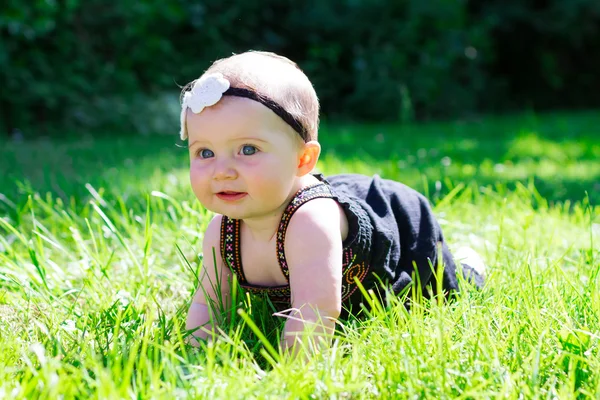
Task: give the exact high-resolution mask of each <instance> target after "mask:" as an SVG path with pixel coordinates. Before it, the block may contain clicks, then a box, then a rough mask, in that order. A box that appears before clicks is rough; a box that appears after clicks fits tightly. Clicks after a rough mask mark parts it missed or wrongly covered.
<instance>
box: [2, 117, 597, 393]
mask: <svg viewBox="0 0 600 400" xmlns="http://www.w3.org/2000/svg"><path fill="white" fill-rule="evenodd" d="M599 127H600V113H597V112H596V113H592V112H589V113H576V114H552V115H544V116H535V115H522V116H513V117H510V118H509V117H506V118H487V119H484V120H481V121H471V122H449V123H437V124H427V125H421V126H407V127H397V126H393V125H390V126H382V125H377V126H365V125H347V126H342V125H331V126H330V125H325V126H324V127H323V129H322V133H321V141H322V144H323V147H324V149H325V152H324V155H323V158H322V162H321V163H320V166H319V167H320V169H321V170H322V171H323V172H325V173H326V174H332V173H338V172H359V173H366V174H373V173H378V174H380V175H382V176H384V177H386V178H393V179H398V180H401V181H403V182H405V183H407V184H410V185H411V186H414V187H415V188H416V189H418V190H420V191H422V192H425V193H426V194H427V195H428V196H429V198H430V199H432V201H433V202H434V204H435V212H436V214H437V215H438V217H439V220H440V223H441V224H442V226H443V229H444V232H445V235H446V238H447V240H448V241H449V242H450V244H451V245H459V244H469V245H471V246H472V247H474V248H476V249H477V250H479V251H480V252H481V254H482V255H483V256H484V258H485V259H486V260H487V261H488V263H489V264H490V272H489V279H488V283H487V285H486V287H485V288H484V289H483V290H482V291H479V292H478V291H474V290H472V289H469V288H468V287H466V289H465V291H464V292H463V295H462V296H461V298H460V299H459V301H457V302H455V303H453V304H450V305H444V306H439V305H438V304H437V303H436V302H432V303H431V304H427V303H426V302H423V303H422V304H420V305H418V306H415V307H413V308H412V310H411V312H410V313H406V312H405V310H404V308H403V307H402V306H401V305H400V304H391V305H389V307H388V308H387V309H386V310H384V311H378V312H373V315H372V318H370V319H368V320H366V321H361V322H357V321H352V322H350V323H348V324H346V325H345V326H343V327H341V328H340V333H339V334H338V336H337V338H336V340H335V342H334V344H333V346H332V348H331V349H330V350H329V351H327V352H324V353H322V354H320V355H317V356H315V357H314V358H313V359H312V360H310V362H305V361H304V360H292V359H289V358H288V357H286V356H283V357H281V358H280V360H279V362H274V361H273V356H271V355H270V354H269V353H268V352H267V351H266V350H265V346H264V343H262V342H261V339H260V338H258V337H257V336H256V335H255V334H254V333H253V331H252V329H251V327H250V326H249V325H248V324H247V323H246V322H244V320H243V319H242V318H241V317H240V316H238V315H237V313H232V316H231V321H230V324H229V326H228V327H226V328H225V330H226V335H225V337H224V338H223V339H222V340H220V341H218V342H216V343H214V344H213V345H210V346H207V347H205V348H202V349H199V350H197V349H193V348H190V347H187V346H185V345H184V344H183V335H184V332H183V330H182V326H181V325H182V324H183V323H184V319H185V311H186V309H187V306H188V302H189V301H190V295H191V293H192V291H193V290H194V287H195V275H196V274H197V271H198V268H199V266H200V265H201V259H202V255H201V254H199V252H200V249H201V242H202V232H203V230H204V228H205V227H206V224H207V222H208V219H209V217H210V216H209V214H208V213H207V212H206V211H205V210H204V209H203V208H202V207H201V206H200V205H199V204H198V203H197V202H196V201H195V199H194V198H193V195H192V193H191V190H190V189H189V185H188V181H187V171H186V165H187V159H186V152H185V149H184V148H181V147H177V141H176V139H175V136H176V135H175V133H174V134H173V136H169V137H167V136H148V137H140V136H133V135H132V136H131V137H127V138H124V137H121V138H120V139H118V140H116V139H110V138H108V137H107V138H91V137H78V138H76V139H70V140H69V139H64V140H61V141H50V140H36V141H32V142H14V141H6V142H0V171H1V172H2V174H0V193H1V194H2V195H0V217H1V219H0V349H1V351H0V398H5V397H10V398H13V399H21V398H27V399H29V398H39V397H41V398H58V397H59V396H62V397H63V398H75V397H77V398H173V397H181V398H186V397H191V398H194V397H197V398H227V399H230V398H231V399H233V398H244V399H246V398H281V397H283V398H317V399H320V398H353V399H354V398H380V397H381V398H493V397H502V398H537V397H542V398H549V397H552V398H588V397H589V398H597V397H598V396H599V395H600V355H599V345H600V321H599V318H600V285H599V280H600V277H599V269H600V251H599V250H598V249H599V248H600V245H599V243H600V207H598V202H599V200H600V163H599V162H598V161H597V160H598V159H599V158H600V132H599V131H600V128H599ZM586 192H587V195H586ZM236 303H237V304H239V305H240V307H241V308H243V309H245V310H246V312H247V313H248V314H249V316H250V317H251V319H252V321H254V323H255V324H256V325H257V326H258V328H259V329H260V330H261V331H262V332H264V333H265V335H266V336H267V339H268V340H269V341H271V343H274V344H275V343H276V342H277V339H276V334H277V329H278V328H279V325H278V324H277V323H276V322H274V321H273V319H272V318H270V317H269V316H268V313H267V311H266V310H267V305H266V304H264V302H262V301H261V300H260V299H250V300H249V299H247V298H245V297H244V296H239V297H238V298H237V300H236ZM311 396H312V397H311Z"/></svg>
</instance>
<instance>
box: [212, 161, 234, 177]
mask: <svg viewBox="0 0 600 400" xmlns="http://www.w3.org/2000/svg"><path fill="white" fill-rule="evenodd" d="M237 176H238V174H237V171H236V169H235V168H234V166H233V165H231V163H229V162H226V161H222V162H218V163H217V165H215V170H214V173H213V179H215V180H224V179H235V178H237Z"/></svg>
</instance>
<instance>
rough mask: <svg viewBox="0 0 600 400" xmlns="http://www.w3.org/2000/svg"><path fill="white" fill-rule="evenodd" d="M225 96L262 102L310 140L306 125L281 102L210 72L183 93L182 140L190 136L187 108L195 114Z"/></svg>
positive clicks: (305, 140)
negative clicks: (236, 86)
mask: <svg viewBox="0 0 600 400" xmlns="http://www.w3.org/2000/svg"><path fill="white" fill-rule="evenodd" d="M223 96H237V97H245V98H247V99H250V100H254V101H257V102H259V103H261V104H262V105H264V106H265V107H267V108H269V109H270V110H271V111H273V112H274V113H275V114H277V116H278V117H279V118H281V119H282V120H284V121H285V122H286V123H287V124H288V125H289V126H291V127H292V128H293V129H294V130H295V131H296V132H298V134H299V135H300V137H301V138H302V140H304V142H308V141H309V137H308V132H307V131H306V129H305V128H304V125H302V122H300V121H299V120H298V119H297V118H296V117H294V116H293V115H292V114H290V113H289V112H288V111H287V110H286V109H285V108H283V107H282V106H281V105H279V103H277V102H276V101H274V100H272V99H270V98H268V97H266V96H264V95H261V94H258V93H257V92H255V91H254V90H251V89H245V88H235V87H231V86H230V83H229V81H228V80H227V79H225V78H224V77H223V75H222V74H220V73H214V74H208V75H205V76H203V77H202V78H200V79H198V80H196V82H194V85H193V86H192V88H191V89H190V90H187V91H186V92H185V94H184V95H183V99H182V102H181V131H180V136H181V140H185V139H187V137H188V135H187V129H186V127H185V114H186V111H187V109H188V108H189V109H190V110H192V112H193V113H194V114H199V113H200V112H202V110H204V108H205V107H210V106H213V105H215V104H217V103H218V102H219V100H221V98H222V97H223Z"/></svg>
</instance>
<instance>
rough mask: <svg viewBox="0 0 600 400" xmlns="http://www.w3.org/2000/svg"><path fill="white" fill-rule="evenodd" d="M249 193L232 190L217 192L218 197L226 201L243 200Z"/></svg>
mask: <svg viewBox="0 0 600 400" xmlns="http://www.w3.org/2000/svg"><path fill="white" fill-rule="evenodd" d="M247 194H248V193H246V192H232V191H224V192H218V193H217V197H218V198H219V199H221V200H225V201H236V200H241V199H242V198H244V197H246V195H247Z"/></svg>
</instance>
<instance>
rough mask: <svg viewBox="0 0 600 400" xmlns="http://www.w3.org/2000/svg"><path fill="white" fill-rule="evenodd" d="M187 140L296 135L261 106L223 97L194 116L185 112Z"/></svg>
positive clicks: (189, 111) (236, 98) (296, 135)
mask: <svg viewBox="0 0 600 400" xmlns="http://www.w3.org/2000/svg"><path fill="white" fill-rule="evenodd" d="M186 119H187V128H188V132H189V135H190V137H192V136H197V135H202V136H213V137H215V136H216V137H218V136H236V135H237V136H240V135H246V134H250V133H260V132H278V133H279V134H280V135H282V136H284V137H287V138H289V139H290V140H298V138H299V135H298V134H297V133H296V132H295V131H294V130H293V129H292V128H291V127H290V126H289V125H288V124H287V123H285V122H284V121H283V120H282V119H281V118H279V117H278V116H277V115H276V114H275V113H273V112H272V111H271V110H270V109H269V108H267V107H266V106H264V105H263V104H261V103H259V102H256V101H253V100H250V99H247V98H243V97H236V96H224V97H223V98H222V99H221V100H220V101H219V102H218V103H216V104H215V105H213V106H210V107H206V108H205V109H204V110H203V111H202V112H201V113H198V114H195V113H194V112H192V111H191V110H190V109H188V110H187V112H186Z"/></svg>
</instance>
